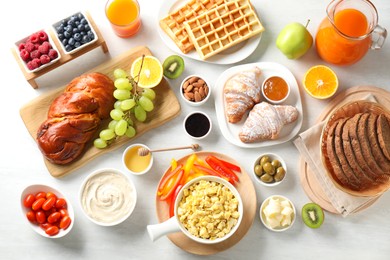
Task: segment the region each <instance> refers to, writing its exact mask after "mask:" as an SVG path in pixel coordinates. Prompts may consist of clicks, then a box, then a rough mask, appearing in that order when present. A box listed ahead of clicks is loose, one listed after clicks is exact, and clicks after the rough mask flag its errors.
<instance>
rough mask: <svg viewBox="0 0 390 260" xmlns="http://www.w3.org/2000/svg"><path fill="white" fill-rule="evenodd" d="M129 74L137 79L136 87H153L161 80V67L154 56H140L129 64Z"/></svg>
mask: <svg viewBox="0 0 390 260" xmlns="http://www.w3.org/2000/svg"><path fill="white" fill-rule="evenodd" d="M130 75H131V77H132V78H133V79H134V80H136V81H137V85H138V87H140V88H154V87H155V86H157V85H158V84H159V83H160V82H161V79H162V77H163V67H162V65H161V63H160V61H159V60H158V59H157V58H156V57H153V56H142V57H139V58H137V59H136V60H135V61H134V62H133V64H132V65H131V69H130Z"/></svg>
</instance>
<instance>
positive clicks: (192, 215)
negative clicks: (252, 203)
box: [147, 176, 243, 244]
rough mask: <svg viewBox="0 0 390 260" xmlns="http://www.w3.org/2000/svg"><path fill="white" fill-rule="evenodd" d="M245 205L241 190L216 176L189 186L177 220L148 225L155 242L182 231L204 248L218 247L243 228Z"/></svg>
mask: <svg viewBox="0 0 390 260" xmlns="http://www.w3.org/2000/svg"><path fill="white" fill-rule="evenodd" d="M242 215H243V204H242V199H241V196H240V194H239V193H238V191H237V189H236V188H235V187H234V186H233V185H232V184H231V183H229V182H228V181H226V180H224V179H222V178H219V177H215V176H201V177H198V178H195V179H193V180H191V181H190V182H188V183H186V184H185V185H184V186H183V188H182V189H181V190H180V192H179V194H178V196H177V198H176V200H175V216H173V217H172V218H170V219H168V220H167V221H165V222H163V223H160V224H156V225H148V226H147V230H148V233H149V236H150V238H151V239H152V241H155V240H157V239H158V238H160V237H162V236H164V235H167V234H170V233H174V232H178V231H182V232H183V233H184V234H185V235H186V236H187V237H189V238H190V239H192V240H194V241H196V242H199V243H203V244H216V243H220V242H222V241H225V240H226V239H228V238H229V237H231V236H232V235H233V234H234V232H236V230H237V229H238V227H239V226H240V223H241V220H242Z"/></svg>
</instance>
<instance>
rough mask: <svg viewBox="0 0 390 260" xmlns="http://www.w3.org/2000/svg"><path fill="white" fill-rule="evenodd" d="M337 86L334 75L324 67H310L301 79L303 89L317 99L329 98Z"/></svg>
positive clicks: (337, 82)
mask: <svg viewBox="0 0 390 260" xmlns="http://www.w3.org/2000/svg"><path fill="white" fill-rule="evenodd" d="M338 86H339V81H338V79H337V75H336V73H335V72H334V71H333V70H332V69H331V68H329V67H327V66H324V65H317V66H313V67H311V68H310V69H309V70H308V71H307V72H306V73H305V76H304V78H303V87H304V88H305V90H306V92H307V93H308V94H309V95H311V96H312V97H314V98H318V99H326V98H330V97H331V96H333V95H334V93H336V91H337V88H338Z"/></svg>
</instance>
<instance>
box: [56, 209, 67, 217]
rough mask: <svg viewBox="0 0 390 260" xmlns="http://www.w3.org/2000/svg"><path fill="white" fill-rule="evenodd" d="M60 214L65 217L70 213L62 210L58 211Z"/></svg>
mask: <svg viewBox="0 0 390 260" xmlns="http://www.w3.org/2000/svg"><path fill="white" fill-rule="evenodd" d="M58 212H59V213H61V217H62V218H63V217H65V216H69V213H68V210H67V209H60V210H59V211H58Z"/></svg>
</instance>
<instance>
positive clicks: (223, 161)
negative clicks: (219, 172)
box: [217, 158, 241, 172]
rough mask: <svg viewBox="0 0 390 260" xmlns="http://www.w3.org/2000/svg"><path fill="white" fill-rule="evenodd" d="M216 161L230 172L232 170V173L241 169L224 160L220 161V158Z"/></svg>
mask: <svg viewBox="0 0 390 260" xmlns="http://www.w3.org/2000/svg"><path fill="white" fill-rule="evenodd" d="M217 159H218V160H220V161H221V162H222V163H223V164H224V165H225V166H226V167H227V168H229V169H230V170H233V171H236V172H241V168H240V166H238V165H235V164H233V163H230V162H227V161H225V160H222V159H220V158H217Z"/></svg>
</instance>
